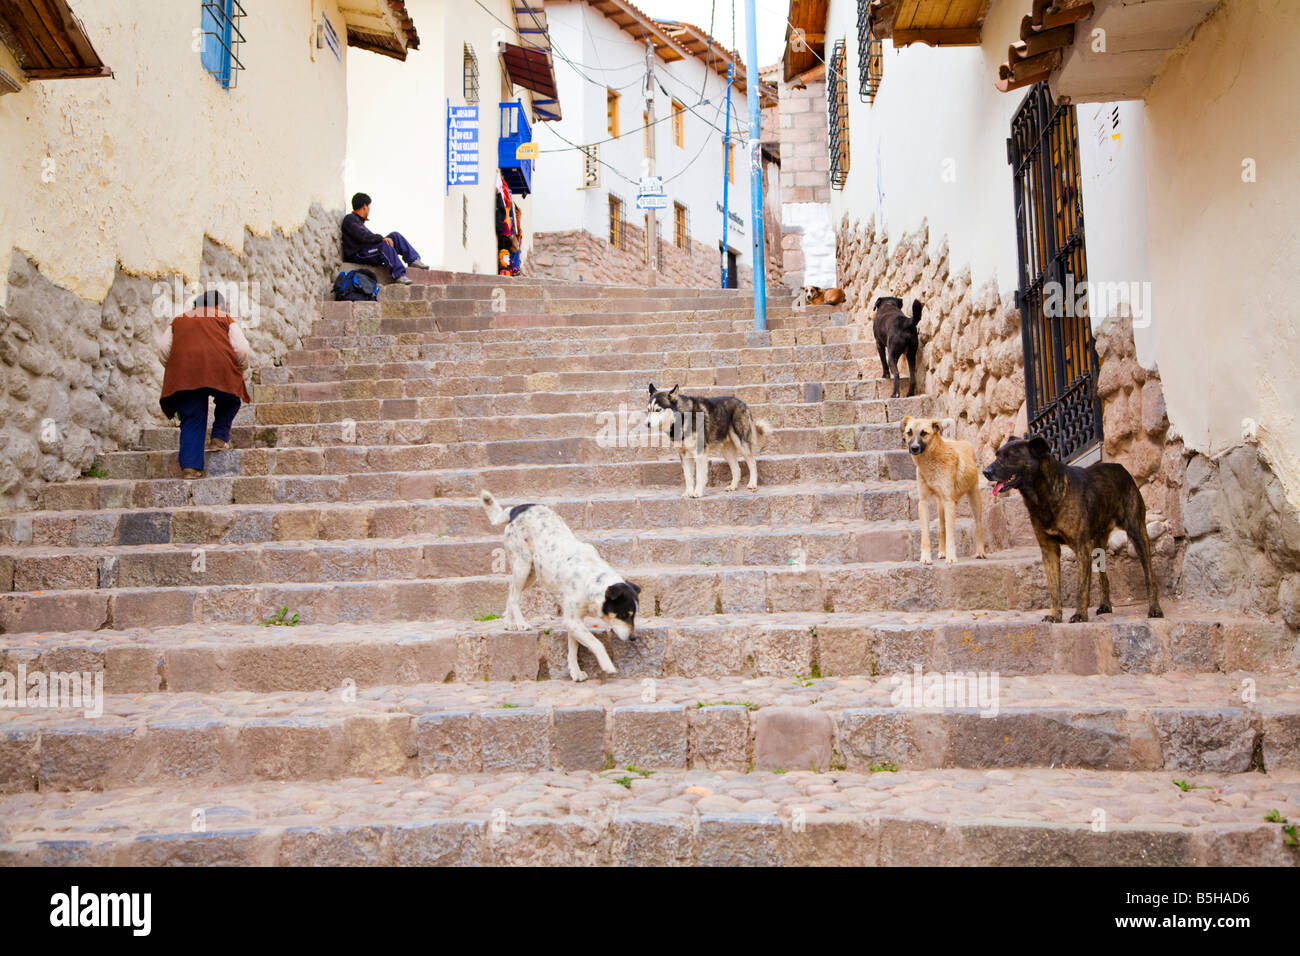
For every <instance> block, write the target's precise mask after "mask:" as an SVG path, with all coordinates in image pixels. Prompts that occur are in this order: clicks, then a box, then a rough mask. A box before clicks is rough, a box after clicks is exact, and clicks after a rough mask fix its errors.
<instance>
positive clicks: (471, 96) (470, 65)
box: [463, 43, 478, 106]
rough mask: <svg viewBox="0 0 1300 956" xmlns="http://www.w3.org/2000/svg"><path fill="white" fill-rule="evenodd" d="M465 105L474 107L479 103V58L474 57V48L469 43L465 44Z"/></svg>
mask: <svg viewBox="0 0 1300 956" xmlns="http://www.w3.org/2000/svg"><path fill="white" fill-rule="evenodd" d="M463 85H464V91H465V103H466V104H467V105H469V106H473V105H474V104H475V103H477V102H478V57H476V56H475V55H474V48H473V47H472V46H470V45H469V44H468V43H466V44H465V77H464V84H463Z"/></svg>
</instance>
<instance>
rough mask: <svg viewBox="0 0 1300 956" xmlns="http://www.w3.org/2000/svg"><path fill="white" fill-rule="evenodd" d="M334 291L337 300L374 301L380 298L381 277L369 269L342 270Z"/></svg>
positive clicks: (335, 281)
mask: <svg viewBox="0 0 1300 956" xmlns="http://www.w3.org/2000/svg"><path fill="white" fill-rule="evenodd" d="M332 291H333V293H334V301H335V302H374V301H376V300H377V299H378V298H379V279H378V278H377V277H376V276H375V274H374V273H373V272H371V271H370V270H369V269H352V270H350V271H348V272H340V273H339V275H338V278H337V279H335V280H334V288H333V290H332Z"/></svg>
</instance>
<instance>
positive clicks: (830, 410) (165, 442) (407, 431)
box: [138, 382, 934, 453]
mask: <svg viewBox="0 0 1300 956" xmlns="http://www.w3.org/2000/svg"><path fill="white" fill-rule="evenodd" d="M352 384H353V383H351V382H342V383H337V385H336V386H335V387H341V388H342V389H343V392H344V394H345V396H346V397H349V398H352V397H368V396H366V395H365V392H366V391H367V389H366V388H365V387H361V388H357V389H356V390H355V394H353V395H347V392H348V390H349V389H348V387H349V386H350V385H352ZM356 384H358V385H361V386H365V384H366V383H364V382H362V383H356ZM282 387H283V386H282ZM519 397H521V398H526V397H527V396H519ZM589 404H590V403H589ZM749 408H750V411H751V412H752V413H753V414H754V415H755V417H758V418H764V419H766V420H767V421H768V422H770V423H771V424H772V425H774V426H776V427H777V428H818V427H823V426H846V425H880V424H886V423H889V424H890V425H891V427H893V428H894V429H897V427H898V424H897V421H893V422H891V421H890V419H889V416H890V415H891V414H893V415H900V414H910V415H915V416H919V415H924V414H926V413H928V412H930V411H931V410H932V409H933V408H934V400H933V399H932V398H931V397H930V396H929V395H918V396H916V397H915V398H910V399H894V400H892V401H891V400H876V401H863V402H850V401H824V402H796V403H792V404H751V405H750V406H749ZM623 411H625V412H626V413H627V414H626V417H625V418H624V421H626V422H627V423H631V422H632V421H633V416H634V414H636V415H639V413H640V409H639V408H634V407H632V405H631V403H630V402H628V401H627V398H626V396H625V397H624V400H623ZM611 414H612V415H615V416H617V415H618V414H619V409H618V405H614V406H612V407H611V409H610V410H609V411H608V412H603V413H602V412H562V413H557V414H540V413H539V414H502V415H491V416H482V415H465V416H457V417H447V418H405V419H401V418H399V419H384V420H379V421H354V422H352V424H351V425H350V426H349V425H346V424H345V423H342V422H324V423H317V424H306V425H260V426H259V425H253V424H237V425H236V426H235V427H234V428H233V429H232V430H231V434H230V440H231V442H232V443H233V444H234V445H235V447H236V448H310V447H320V446H323V445H423V444H430V443H437V442H443V443H449V442H463V441H509V440H520V439H539V438H568V437H572V436H574V435H583V434H589V433H591V431H592V429H593V427H600V426H601V425H604V424H606V423H609V422H611V421H612V422H613V423H614V425H615V426H617V425H618V424H619V421H620V419H619V418H618V417H615V418H613V419H611V418H610V417H609V416H610V415H611ZM249 418H250V419H251V415H250V416H249ZM179 438H180V433H179V431H178V429H177V428H176V427H174V426H168V427H162V428H156V427H155V428H146V429H144V431H143V432H142V433H141V436H140V441H139V443H138V445H139V448H140V450H145V451H170V452H173V453H174V452H175V451H176V448H177V447H178V443H179Z"/></svg>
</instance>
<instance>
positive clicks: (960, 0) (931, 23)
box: [870, 0, 990, 47]
mask: <svg viewBox="0 0 1300 956" xmlns="http://www.w3.org/2000/svg"><path fill="white" fill-rule="evenodd" d="M989 2H990V0H871V7H870V11H871V22H872V24H873V26H874V33H875V35H876V36H878V37H887V38H888V39H889V41H890V43H892V44H893V45H894V46H895V47H904V46H907V45H908V44H910V43H926V44H929V45H930V46H977V45H979V43H980V33H981V31H982V29H983V27H984V17H985V15H986V14H988V12H989Z"/></svg>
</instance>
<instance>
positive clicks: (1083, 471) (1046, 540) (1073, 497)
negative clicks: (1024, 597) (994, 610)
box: [984, 435, 1165, 624]
mask: <svg viewBox="0 0 1300 956" xmlns="http://www.w3.org/2000/svg"><path fill="white" fill-rule="evenodd" d="M984 477H986V478H987V479H988V480H989V481H991V482H992V483H993V497H994V498H996V497H997V496H998V495H999V494H1001V493H1002V492H1003V491H1007V490H1010V489H1013V488H1014V489H1017V490H1019V492H1020V497H1021V498H1022V499H1023V500H1024V502H1025V509H1026V510H1027V511H1028V512H1029V521H1030V523H1031V524H1032V525H1033V526H1034V534H1035V535H1036V536H1037V538H1038V546H1039V548H1041V549H1042V552H1043V568H1044V570H1045V571H1046V572H1047V590H1048V591H1049V593H1050V594H1051V598H1052V613H1051V614H1049V615H1048V616H1047V617H1045V618H1043V620H1044V621H1052V622H1059V621H1060V620H1061V544H1062V543H1064V544H1068V545H1069V546H1070V547H1071V548H1072V549H1073V550H1074V557H1075V560H1076V561H1077V562H1078V564H1079V610H1078V611H1077V612H1076V613H1075V615H1074V616H1073V617H1071V618H1070V622H1071V623H1072V624H1073V623H1078V622H1080V621H1086V620H1088V601H1089V600H1090V598H1091V591H1092V564H1093V555H1094V554H1095V553H1096V552H1097V551H1098V549H1100V551H1101V556H1102V563H1101V604H1100V605H1099V606H1098V608H1097V613H1098V614H1109V613H1110V612H1111V606H1110V579H1109V578H1108V577H1107V576H1106V570H1105V568H1106V565H1105V553H1106V551H1105V549H1106V541H1107V540H1108V539H1109V537H1110V533H1111V532H1112V531H1114V530H1115V528H1117V527H1119V528H1123V529H1124V532H1125V533H1126V534H1127V535H1128V539H1129V541H1130V542H1132V544H1133V547H1134V548H1135V549H1136V550H1137V553H1138V558H1139V559H1140V560H1141V562H1142V574H1143V576H1144V577H1145V578H1146V584H1147V597H1148V599H1149V603H1150V607H1149V608H1148V612H1147V614H1148V616H1149V617H1164V616H1165V615H1164V612H1163V611H1161V610H1160V595H1159V587H1158V585H1157V584H1156V578H1155V575H1154V574H1153V573H1152V572H1151V542H1150V541H1149V540H1148V539H1147V525H1146V514H1147V509H1146V504H1145V503H1144V502H1143V501H1142V495H1141V494H1140V493H1139V492H1138V486H1137V482H1135V481H1134V480H1133V476H1132V475H1130V474H1129V473H1128V470H1127V469H1126V468H1125V467H1124V466H1123V465H1118V464H1114V463H1113V462H1098V463H1097V464H1095V465H1090V466H1089V467H1087V468H1074V467H1072V466H1070V465H1066V464H1064V463H1063V462H1061V461H1059V460H1058V459H1056V458H1055V457H1053V455H1052V449H1051V446H1050V445H1048V443H1047V440H1046V439H1044V438H1043V437H1041V436H1039V435H1035V436H1033V437H1025V438H1016V437H1015V436H1012V437H1011V438H1009V439H1007V441H1005V442H1004V443H1003V444H1002V447H1000V448H999V449H998V450H997V454H996V457H995V458H994V461H993V464H991V465H989V466H988V467H987V468H985V469H984Z"/></svg>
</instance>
